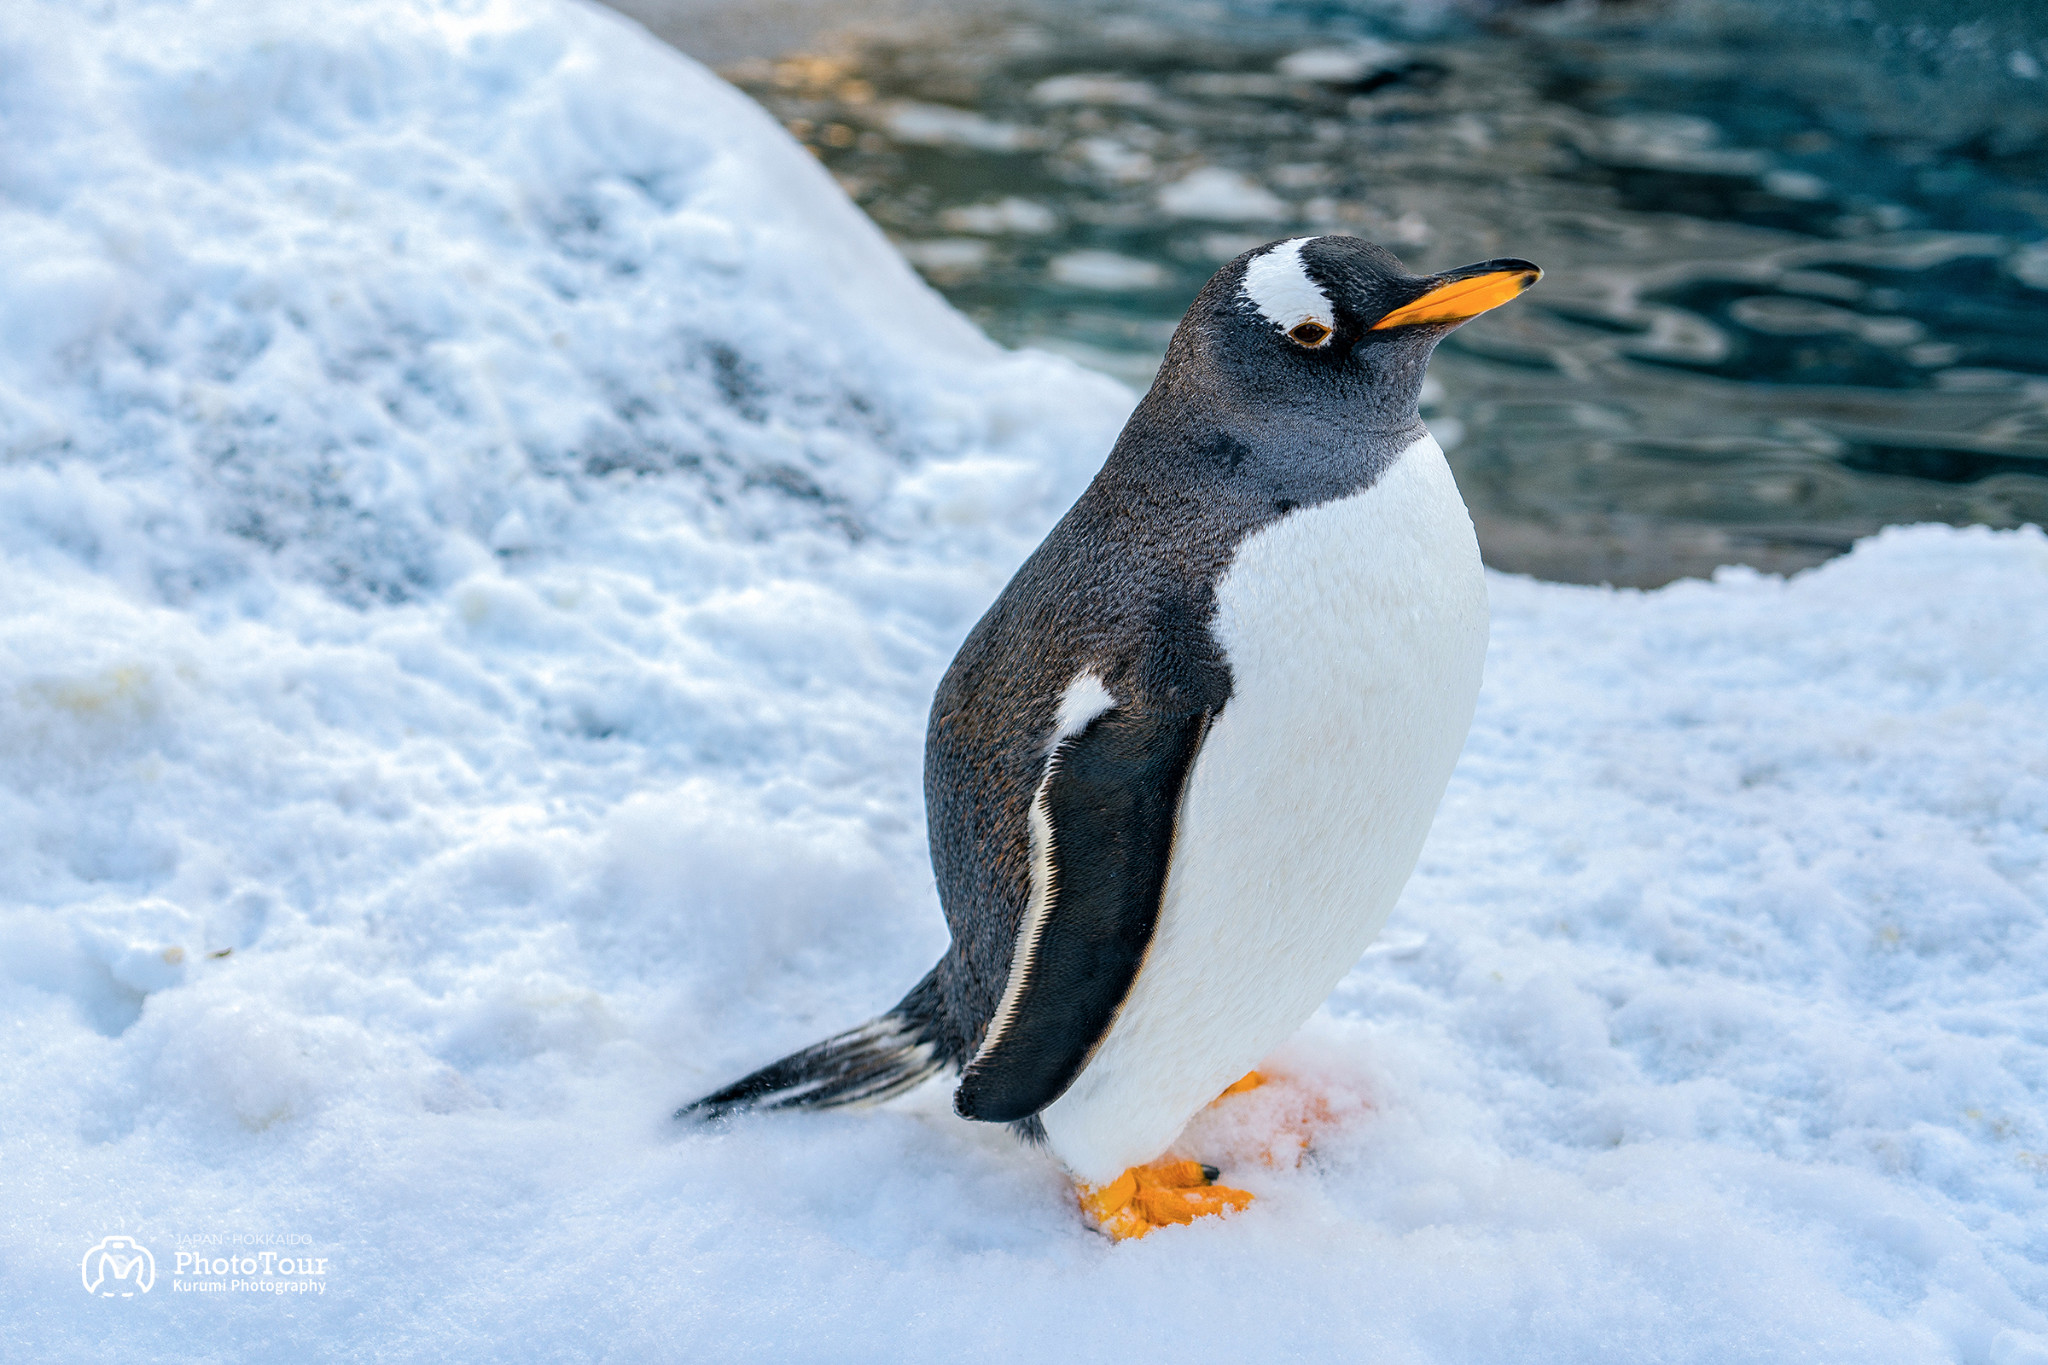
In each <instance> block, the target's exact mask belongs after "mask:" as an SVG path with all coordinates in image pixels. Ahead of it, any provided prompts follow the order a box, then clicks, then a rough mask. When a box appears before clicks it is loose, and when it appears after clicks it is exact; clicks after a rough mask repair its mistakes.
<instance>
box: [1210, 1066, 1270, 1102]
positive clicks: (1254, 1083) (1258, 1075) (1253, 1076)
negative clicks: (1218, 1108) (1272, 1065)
mask: <svg viewBox="0 0 2048 1365" xmlns="http://www.w3.org/2000/svg"><path fill="white" fill-rule="evenodd" d="M1265 1083H1266V1073H1265V1072H1263V1071H1247V1072H1245V1073H1244V1075H1242V1076H1239V1077H1238V1078H1237V1079H1236V1080H1234V1081H1232V1082H1231V1083H1230V1084H1229V1085H1226V1086H1224V1087H1223V1093H1222V1094H1220V1095H1218V1096H1217V1097H1216V1098H1215V1099H1213V1100H1210V1101H1209V1103H1210V1104H1212V1105H1214V1104H1221V1103H1223V1101H1225V1100H1227V1099H1229V1098H1230V1097H1231V1096H1232V1095H1242V1094H1244V1093H1245V1091H1247V1090H1257V1089H1258V1088H1259V1087H1260V1086H1262V1085H1264V1084H1265Z"/></svg>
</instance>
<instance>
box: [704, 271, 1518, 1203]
mask: <svg viewBox="0 0 2048 1365" xmlns="http://www.w3.org/2000/svg"><path fill="white" fill-rule="evenodd" d="M1540 274H1541V272H1540V271H1539V270H1538V269H1537V268H1536V267H1535V266H1533V265H1531V264H1529V263H1528V262H1527V261H1521V260H1493V261H1486V262H1483V263H1482V264H1479V265H1473V266H1467V267H1465V268H1464V269H1462V270H1452V271H1447V272H1445V273H1443V274H1439V275H1412V274H1410V273H1408V272H1407V271H1406V270H1405V269H1403V268H1402V266H1401V263H1400V262H1399V261H1398V260H1396V259H1395V258H1394V256H1393V255H1392V253H1390V252H1388V251H1386V250H1385V249H1384V248H1382V247H1379V246H1375V245H1373V244H1371V243H1369V242H1364V241H1360V240H1359V239H1357V238H1354V237H1340V236H1324V237H1297V238H1294V239H1292V240H1289V241H1282V242H1275V243H1272V244H1270V245H1267V246H1264V247H1260V248H1258V249H1256V250H1253V251H1249V252H1246V253H1245V254H1244V255H1242V256H1239V257H1238V258H1237V259H1236V260H1233V261H1231V262H1230V263H1229V264H1228V265H1226V266H1224V267H1223V269H1222V270H1220V271H1218V272H1217V274H1216V275H1215V277H1214V278H1213V279H1211V280H1210V281H1209V283H1208V285H1207V286H1206V287H1204V288H1203V290H1202V292H1201V293H1200V294H1199V295H1198V296H1197V297H1196V299H1195V301H1194V304H1193V306H1192V307H1190V308H1189V309H1188V313H1187V316H1186V317H1185V318H1184V319H1183V320H1182V322H1181V324H1180V327H1179V329H1178V330H1177V331H1176V332H1175V333H1174V337H1173V341H1172V343H1171V344H1170V345H1169V347H1168V348H1167V353H1166V358H1165V361H1164V362H1163V363H1162V364H1161V366H1160V369H1159V377H1158V378H1157V380H1156V381H1154V383H1153V385H1152V388H1151V391H1150V392H1148V393H1147V394H1146V395H1145V397H1144V399H1143V400H1142V401H1141V402H1140V403H1139V404H1138V407H1137V410H1136V411H1135V412H1134V413H1133V414H1132V415H1131V419H1130V422H1129V424H1128V425H1127V426H1126V427H1125V428H1124V431H1123V434H1122V436H1121V437H1120V438H1119V439H1118V441H1117V443H1116V446H1115V448H1114V449H1113V450H1112V451H1111V453H1110V456H1109V459H1108V461H1107V462H1106V463H1105V464H1104V465H1103V468H1102V471H1101V473H1100V474H1098V475H1097V476H1096V478H1095V481H1094V482H1093V483H1092V484H1090V485H1089V487H1088V490H1087V491H1086V492H1085V493H1083V494H1082V495H1081V498H1080V500H1079V501H1078V502H1076V503H1075V504H1074V506H1073V508H1072V509H1071V510H1069V511H1068V513H1067V514H1066V516H1065V517H1063V518H1062V519H1061V520H1060V523H1059V524H1058V525H1057V526H1055V527H1054V528H1053V530H1052V534H1051V535H1049V536H1047V537H1046V540H1045V543H1044V544H1043V545H1041V546H1039V548H1038V550H1037V551H1036V552H1035V553H1033V554H1032V556H1031V558H1030V559H1028V560H1026V561H1025V563H1024V566H1023V568H1021V569H1019V570H1018V571H1017V575H1016V577H1015V578H1013V579H1011V580H1010V584H1009V586H1008V587H1007V588H1005V589H1004V590H1003V593H1002V595H1001V596H1000V597H999V598H997V599H996V602H995V605H994V606H992V607H990V608H989V611H988V614H987V615H985V616H983V617H982V618H981V621H980V623H979V624H978V625H976V626H975V627H974V629H973V631H972V632H971V633H970V634H969V635H968V637H967V641H966V643H965V644H964V645H962V646H961V648H960V652H959V655H958V656H957V657H956V658H955V659H954V660H953V664H952V667H951V668H950V669H948V670H947V672H946V675H945V678H944V680H943V681H942V682H941V683H940V684H939V689H938V694H937V696H936V697H935V698H934V699H933V702H932V711H931V722H930V728H929V730H928V732H927V736H926V741H925V803H926V814H927V819H928V822H929V831H930V840H931V852H932V864H933V867H934V868H935V870H936V871H937V874H938V887H939V895H940V899H941V900H942V902H943V903H944V906H945V912H946V920H947V923H948V924H949V925H950V927H951V929H952V935H953V939H952V945H951V946H950V947H949V948H948V949H947V950H946V953H945V956H943V957H942V958H940V959H939V962H938V965H937V966H935V967H933V968H932V970H931V972H930V973H929V974H928V975H926V977H925V978H924V980H922V981H920V982H919V983H918V984H917V985H916V987H914V988H913V989H912V990H911V992H910V993H909V994H908V995H907V996H905V997H904V998H903V1000H902V1002H901V1003H899V1004H898V1005H897V1006H896V1007H895V1008H894V1009H892V1010H890V1011H889V1012H888V1013H886V1014H883V1015H881V1016H880V1017H878V1018H876V1019H874V1020H871V1021H870V1022H868V1023H866V1024H863V1025H862V1026H861V1027H859V1028H856V1029H853V1030H852V1031H850V1032H847V1033H843V1034H840V1035H839V1036H837V1037H834V1038H830V1039H827V1040H826V1041H824V1042H822V1043H818V1044H816V1045H815V1046H813V1047H809V1048H806V1049H804V1050H803V1051H802V1052H798V1053H796V1054H794V1055H792V1056H789V1057H786V1058H784V1059H783V1060H781V1061H779V1062H775V1063H773V1064H772V1065H769V1066H767V1067H764V1068H762V1069H761V1070H759V1071H756V1072H755V1073H753V1074H752V1075H750V1076H747V1077H746V1078H744V1079H742V1080H740V1081H737V1082H735V1083H734V1084H732V1085H730V1086H727V1087H726V1088H725V1089H723V1090H720V1091H717V1092H716V1093H714V1094H711V1095H707V1096H705V1097H704V1098H703V1099H700V1100H698V1101H697V1102H696V1103H694V1104H692V1105H690V1106H688V1107H686V1108H685V1109H683V1110H682V1111H680V1113H679V1115H678V1116H679V1117H682V1116H692V1117H698V1118H714V1117H718V1116H720V1115H723V1114H726V1113H729V1112H731V1111H733V1110H736V1109H741V1108H746V1107H763V1108H790V1107H824V1106H831V1105H843V1104H853V1103H859V1102H863V1101H874V1100H879V1099H883V1098H886V1097H888V1096H890V1095H894V1094H897V1093H898V1092H900V1091H903V1090H906V1089H908V1088H909V1087H911V1086H913V1085H915V1084H917V1083H918V1082H920V1081H922V1080H924V1079H925V1078H926V1077H928V1076H930V1075H931V1074H932V1073H934V1072H936V1071H938V1070H940V1069H941V1068H948V1067H951V1068H958V1069H959V1071H960V1073H961V1074H960V1083H959V1087H958V1089H957V1091H956V1092H955V1095H954V1100H953V1105H954V1108H955V1109H956V1110H957V1111H958V1112H959V1113H960V1114H961V1115H963V1116H964V1117H966V1118H970V1119H979V1120H983V1121H985V1122H990V1123H1006V1124H1012V1125H1015V1127H1016V1129H1017V1131H1018V1132H1019V1133H1020V1134H1021V1135H1023V1136H1024V1137H1026V1138H1027V1139H1029V1140H1031V1141H1034V1142H1040V1143H1043V1144H1044V1145H1045V1146H1047V1147H1049V1148H1050V1149H1051V1151H1052V1152H1053V1154H1054V1155H1055V1156H1057V1157H1058V1158H1059V1160H1060V1161H1061V1162H1062V1163H1063V1164H1064V1165H1065V1166H1066V1167H1067V1169H1068V1171H1069V1172H1071V1173H1072V1175H1073V1176H1074V1178H1075V1179H1076V1182H1077V1183H1078V1185H1079V1186H1080V1189H1081V1194H1082V1205H1083V1207H1084V1208H1087V1209H1090V1210H1091V1211H1092V1212H1093V1213H1094V1214H1095V1215H1096V1216H1097V1218H1098V1219H1099V1220H1100V1221H1101V1223H1102V1224H1103V1226H1104V1227H1105V1228H1106V1229H1108V1230H1109V1231H1111V1232H1112V1233H1113V1234H1116V1235H1120V1236H1121V1235H1133V1234H1142V1233H1143V1232H1145V1231H1147V1230H1149V1229H1150V1228H1151V1227H1152V1226H1154V1225H1156V1224H1157V1223H1159V1222H1161V1221H1167V1220H1170V1221H1176V1222H1183V1221H1186V1220H1187V1218H1188V1217H1190V1216H1193V1215H1195V1214H1200V1213H1207V1212H1213V1211H1217V1210H1220V1209H1222V1208H1227V1207H1237V1206H1241V1205H1242V1204H1244V1203H1246V1202H1248V1201H1249V1199H1250V1196H1249V1195H1245V1194H1243V1193H1242V1192H1239V1191H1233V1190H1226V1189H1220V1188H1203V1186H1204V1184H1205V1182H1206V1181H1207V1180H1210V1179H1213V1178H1214V1177H1213V1175H1212V1174H1210V1168H1206V1167H1197V1166H1195V1164H1194V1163H1192V1162H1183V1163H1158V1164H1157V1165H1154V1164H1152V1163H1155V1161H1156V1159H1157V1158H1159V1157H1160V1155H1161V1153H1163V1152H1164V1151H1166V1150H1167V1148H1168V1147H1169V1146H1170V1145H1171V1144H1172V1143H1173V1141H1174V1139H1175V1137H1176V1136H1177V1135H1178V1134H1179V1133H1180V1131H1181V1128H1182V1127H1183V1125H1185V1124H1186V1123H1187V1121H1188V1119H1189V1118H1190V1117H1192V1116H1193V1115H1194V1114H1195V1113H1196V1112H1197V1111H1198V1110H1200V1109H1201V1108H1202V1107H1203V1106H1205V1105H1206V1104H1208V1103H1210V1102H1211V1101H1213V1100H1214V1099H1215V1098H1216V1097H1217V1095H1218V1094H1219V1092H1221V1091H1222V1090H1223V1089H1224V1088H1225V1087H1226V1086H1227V1085H1229V1084H1230V1083H1231V1082H1233V1081H1234V1080H1236V1079H1237V1078H1238V1077H1239V1076H1241V1075H1243V1074H1244V1073H1245V1072H1246V1071H1248V1070H1249V1069H1250V1068H1252V1067H1253V1066H1255V1065H1256V1064H1257V1063H1258V1061H1259V1060H1260V1058H1262V1057H1263V1056H1265V1054H1266V1053H1267V1052H1268V1051H1269V1050H1271V1049H1272V1048H1274V1047H1275V1046H1277V1045H1278V1044H1279V1043H1280V1042H1282V1041H1283V1040H1284V1039H1286V1038H1287V1036H1288V1035H1289V1034H1290V1033H1292V1032H1293V1031H1294V1030H1295V1029H1296V1028H1297V1027H1298V1026H1299V1025H1300V1024H1301V1023H1302V1021H1303V1020H1305V1019H1306V1018H1307V1017H1308V1016H1309V1015H1310V1014H1311V1013H1313V1012H1314V1011H1315V1009H1316V1007H1317V1006H1318V1005H1320V1004H1321V1003H1322V1001H1323V1000H1324V998H1325V997H1326V996H1328V994H1329V993H1330V991H1331V990H1332V989H1333V988H1334V987H1335V986H1336V984H1337V982H1338V980H1339V979H1340V978H1341V977H1343V975H1344V974H1345V973H1346V972H1347V971H1349V970H1350V969H1351V967H1352V965H1353V964H1354V963H1355V962H1357V960H1358V957H1359V955H1360V954H1361V953H1362V952H1364V950H1365V948H1366V946H1367V945H1368V944H1369V943H1371V941H1372V939H1373V937H1374V936H1375V935H1376V934H1377V933H1378V932H1379V930H1380V927H1381V925H1382V924H1384V923H1385V921H1386V918H1387V915H1388V913H1389V912H1390V911H1391V910H1392V909H1393V906H1394V901H1395V898H1396V897H1397V896H1398V895H1399V894H1400V891H1401V887H1402V885H1403V884H1404V883H1405V882H1406V881H1407V880H1408V876H1409V873H1410V872H1412V871H1413V870H1414V867H1415V860H1416V858H1417V856H1418V855H1419V853H1420V852H1421V848H1422V841H1423V837H1424V835H1426V834H1427V833H1428V831H1429V825H1430V821H1431V819H1432V818H1433V816H1434V815H1435V812H1436V808H1437V804H1438V802H1439V801H1440V800H1441V799H1442V797H1443V793H1444V788H1445V786H1446V784H1447V783H1448V782H1449V781H1450V776H1451V769H1452V766H1453V764H1454V763H1455V762H1456V761H1457V757H1458V752H1459V750H1460V749H1461V748H1462V747H1463V745H1464V741H1465V732H1466V730H1467V729H1468V728H1469V726H1470V725H1471V722H1472V712H1473V707H1474V704H1475V702H1476V700H1477V697H1478V693H1479V675H1480V666H1481V662H1482V659H1483V656H1484V654H1485V651H1486V635H1487V606H1486V584H1485V580H1484V577H1483V575H1482V572H1481V569H1480V563H1479V550H1478V546H1477V544H1476V542H1475V541H1474V538H1473V533H1472V521H1471V518H1470V516H1469V515H1468V514H1467V513H1466V510H1465V504H1464V503H1463V501H1462V500H1461V499H1460V498H1459V496H1458V490H1457V486H1456V484H1455V483H1453V481H1452V478H1451V471H1450V468H1449V467H1448V466H1447V465H1446V464H1445V462H1444V456H1443V452H1442V451H1441V450H1440V449H1439V448H1438V447H1437V443H1436V442H1435V441H1434V440H1433V439H1431V437H1430V435H1429V432H1428V431H1427V430H1426V429H1425V428H1424V427H1423V424H1422V419H1421V416H1420V414H1419V413H1418V411H1417V407H1416V403H1417V397H1418V395H1419V394H1420V392H1421V389H1422V377H1423V371H1424V369H1425V367H1426V366H1427V365H1428V363H1429V358H1430V354H1431V352H1432V351H1433V350H1434V349H1435V348H1436V345H1437V343H1438V342H1439V341H1441V340H1443V338H1444V337H1445V336H1446V335H1448V334H1449V333H1450V332H1451V330H1452V329H1454V328H1455V327H1457V326H1458V325H1459V324H1460V323H1462V322H1464V321H1465V320H1466V319H1468V318H1471V317H1475V316H1477V315H1478V314H1480V313H1483V312H1485V311H1486V310H1487V309H1489V308H1492V307H1495V306H1496V305H1498V304H1501V303H1505V302H1507V301H1508V300H1510V299H1512V298H1514V297H1515V296H1516V295H1518V294H1520V293H1521V292H1522V291H1523V290H1524V289H1526V288H1528V286H1529V285H1531V284H1532V283H1534V282H1535V281H1536V279H1537V278H1538V277H1539V275H1540ZM1162 1191H1164V1193H1162Z"/></svg>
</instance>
